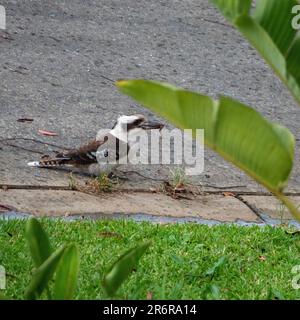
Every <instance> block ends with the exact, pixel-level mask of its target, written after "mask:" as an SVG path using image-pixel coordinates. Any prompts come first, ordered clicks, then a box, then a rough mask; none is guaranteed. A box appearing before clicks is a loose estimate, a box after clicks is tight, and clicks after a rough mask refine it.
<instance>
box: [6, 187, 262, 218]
mask: <svg viewBox="0 0 300 320" xmlns="http://www.w3.org/2000/svg"><path fill="white" fill-rule="evenodd" d="M0 204H1V205H2V206H3V207H7V208H10V207H12V209H13V210H16V211H20V212H28V213H32V214H34V215H38V216H44V215H46V216H61V215H62V216H64V215H81V214H84V215H85V214H89V215H90V214H95V215H96V214H106V215H112V214H116V213H118V214H147V215H155V216H165V217H175V218H182V217H189V218H203V219H209V220H218V221H222V222H235V221H237V220H238V219H240V220H243V221H246V222H259V219H258V218H257V216H256V215H255V214H254V213H253V212H252V211H251V210H250V209H249V208H248V207H247V206H245V205H244V204H243V203H242V202H241V201H239V200H237V199H235V198H233V197H224V196H222V195H204V196H198V197H196V198H195V199H194V200H176V199H173V198H171V197H169V196H167V195H165V194H152V193H145V192H131V193H121V192H119V193H104V194H101V195H98V196H93V195H89V194H85V193H81V192H77V191H54V190H7V191H3V190H1V191H0Z"/></svg>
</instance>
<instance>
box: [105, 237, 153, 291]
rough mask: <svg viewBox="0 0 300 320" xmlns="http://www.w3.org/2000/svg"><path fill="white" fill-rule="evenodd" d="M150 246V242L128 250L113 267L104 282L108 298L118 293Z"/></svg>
mask: <svg viewBox="0 0 300 320" xmlns="http://www.w3.org/2000/svg"><path fill="white" fill-rule="evenodd" d="M149 246H150V242H146V243H143V244H141V245H139V246H137V247H135V248H132V249H130V250H128V251H127V252H125V253H124V254H123V255H122V256H121V257H120V258H119V259H118V260H117V261H116V262H115V263H114V264H113V265H112V266H111V268H110V269H109V271H108V272H107V274H106V275H105V277H104V280H103V287H104V289H105V291H106V293H107V295H108V296H113V295H114V294H115V293H116V291H117V290H118V288H119V287H120V286H121V284H122V283H123V282H124V281H125V279H126V278H127V277H128V276H129V275H130V273H131V272H132V271H133V269H134V268H135V267H136V266H137V263H138V261H139V260H140V258H141V257H142V255H143V254H144V253H145V251H146V250H147V249H148V248H149Z"/></svg>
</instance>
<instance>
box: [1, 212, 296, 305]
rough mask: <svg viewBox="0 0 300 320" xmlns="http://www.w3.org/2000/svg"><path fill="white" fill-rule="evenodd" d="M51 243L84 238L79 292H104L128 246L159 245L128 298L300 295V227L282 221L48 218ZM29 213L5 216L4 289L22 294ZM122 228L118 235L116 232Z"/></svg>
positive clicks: (90, 295) (127, 289) (125, 293)
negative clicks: (297, 270)
mask: <svg viewBox="0 0 300 320" xmlns="http://www.w3.org/2000/svg"><path fill="white" fill-rule="evenodd" d="M41 222H42V224H43V226H44V228H45V230H46V231H47V233H48V234H49V235H50V240H51V243H53V245H55V246H59V245H61V244H63V243H66V242H74V243H76V244H77V245H78V247H79V250H80V254H81V269H80V273H79V283H78V289H77V292H76V298H77V299H104V298H105V292H104V290H103V288H102V287H101V282H102V280H103V275H104V274H105V272H106V271H107V269H108V268H109V266H110V265H111V264H112V263H113V262H114V261H115V260H116V258H117V257H119V256H120V255H121V254H122V253H124V252H125V251H126V250H127V249H129V248H131V247H133V246H134V245H137V244H139V243H141V242H142V241H145V240H149V241H151V242H152V245H151V247H150V249H149V251H148V252H147V253H146V254H145V256H144V257H143V259H142V261H140V263H139V265H138V270H137V272H136V273H134V274H133V275H132V276H131V277H130V278H129V279H128V281H127V282H126V283H124V284H123V285H122V287H121V288H120V290H119V292H118V297H117V298H122V299H146V298H147V297H149V296H151V298H153V299H299V298H300V290H295V289H293V287H292V280H293V278H295V276H296V275H295V274H293V273H292V271H291V270H292V268H293V267H294V266H296V265H300V254H299V253H300V234H299V233H293V234H288V233H286V230H285V229H284V228H281V227H276V228H274V227H257V226H253V227H240V226H236V225H218V226H213V227H210V226H206V225H198V224H193V223H191V224H164V225H159V224H151V223H147V222H142V223H136V222H133V221H130V220H125V219H124V220H97V221H91V220H80V221H65V220H61V219H55V220H54V219H46V218H43V219H42V221H41ZM25 224H26V220H11V221H5V220H0V248H1V251H0V265H2V266H4V267H5V270H6V273H7V279H6V280H7V288H6V290H0V293H1V294H5V295H7V296H12V297H13V298H15V299H21V298H22V297H23V292H24V289H25V287H26V286H27V284H28V281H29V279H30V272H31V271H32V269H33V264H32V260H31V258H30V255H29V250H28V248H27V245H26V241H25V237H24V228H25ZM115 235H118V236H115Z"/></svg>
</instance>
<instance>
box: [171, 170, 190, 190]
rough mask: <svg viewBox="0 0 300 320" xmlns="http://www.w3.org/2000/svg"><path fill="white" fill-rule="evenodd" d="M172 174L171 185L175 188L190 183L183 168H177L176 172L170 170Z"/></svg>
mask: <svg viewBox="0 0 300 320" xmlns="http://www.w3.org/2000/svg"><path fill="white" fill-rule="evenodd" d="M170 174H171V180H170V184H171V186H172V187H173V188H180V187H184V186H185V185H186V184H187V183H188V178H187V176H186V174H185V171H184V169H183V168H182V167H176V168H175V169H174V170H172V169H170Z"/></svg>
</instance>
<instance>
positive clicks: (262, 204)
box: [241, 196, 300, 220]
mask: <svg viewBox="0 0 300 320" xmlns="http://www.w3.org/2000/svg"><path fill="white" fill-rule="evenodd" d="M241 198H242V199H243V200H244V201H246V202H247V203H249V204H250V205H251V206H252V207H253V208H255V209H257V210H259V211H260V212H261V213H262V214H265V215H267V216H269V217H270V218H272V219H282V220H294V218H293V216H292V215H291V214H290V213H289V211H288V209H287V208H286V207H285V206H283V205H282V204H281V203H280V201H278V200H277V199H276V198H275V197H272V196H241ZM290 199H291V200H292V201H293V202H294V203H295V205H296V206H299V208H300V197H295V196H293V197H290Z"/></svg>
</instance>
